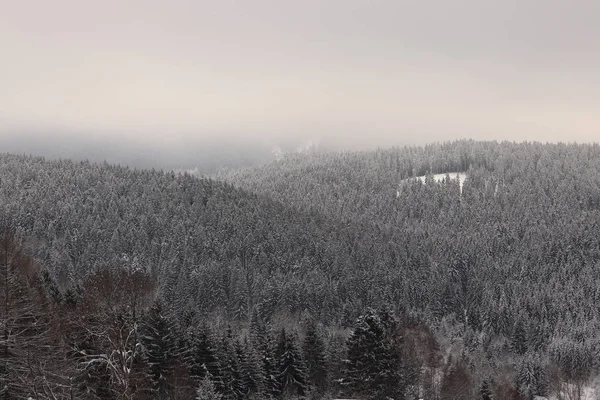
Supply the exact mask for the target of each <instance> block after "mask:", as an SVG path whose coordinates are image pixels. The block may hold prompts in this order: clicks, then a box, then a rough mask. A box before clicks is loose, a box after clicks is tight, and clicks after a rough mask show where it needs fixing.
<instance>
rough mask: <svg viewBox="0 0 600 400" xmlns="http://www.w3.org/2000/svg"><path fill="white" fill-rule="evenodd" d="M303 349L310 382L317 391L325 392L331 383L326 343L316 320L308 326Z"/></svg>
mask: <svg viewBox="0 0 600 400" xmlns="http://www.w3.org/2000/svg"><path fill="white" fill-rule="evenodd" d="M302 350H303V355H304V360H305V362H306V369H307V374H308V380H309V382H310V383H311V384H312V386H313V387H314V388H315V391H316V392H317V393H321V394H323V393H325V392H326V391H327V389H328V384H329V374H328V368H327V367H328V366H327V360H326V359H325V344H324V343H323V340H322V338H321V336H320V335H319V332H318V331H317V324H316V322H315V321H314V320H311V321H310V322H309V324H308V326H307V329H306V335H305V337H304V342H303V346H302Z"/></svg>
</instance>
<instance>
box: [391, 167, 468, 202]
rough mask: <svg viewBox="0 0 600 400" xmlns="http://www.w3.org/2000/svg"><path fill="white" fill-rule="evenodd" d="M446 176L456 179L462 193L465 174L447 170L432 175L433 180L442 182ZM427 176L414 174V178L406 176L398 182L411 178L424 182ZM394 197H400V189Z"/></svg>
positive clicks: (407, 180)
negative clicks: (443, 172) (406, 177)
mask: <svg viewBox="0 0 600 400" xmlns="http://www.w3.org/2000/svg"><path fill="white" fill-rule="evenodd" d="M446 176H449V177H450V179H451V180H453V181H454V180H458V184H459V186H460V192H461V193H462V187H463V184H464V183H465V180H466V179H467V174H466V173H464V172H447V173H445V174H435V175H432V177H433V180H434V181H436V182H443V181H444V180H445V179H446ZM426 178H427V175H422V176H416V177H414V178H408V179H404V180H402V181H401V182H400V184H402V183H404V182H409V181H411V180H415V179H416V180H420V181H421V182H423V183H425V179H426ZM396 197H400V189H398V190H397V191H396Z"/></svg>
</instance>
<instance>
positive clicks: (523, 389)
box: [517, 353, 549, 398]
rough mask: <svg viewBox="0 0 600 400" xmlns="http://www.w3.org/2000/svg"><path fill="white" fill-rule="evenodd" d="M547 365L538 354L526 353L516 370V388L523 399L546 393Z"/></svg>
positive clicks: (547, 380) (547, 383) (547, 381)
mask: <svg viewBox="0 0 600 400" xmlns="http://www.w3.org/2000/svg"><path fill="white" fill-rule="evenodd" d="M548 385H549V372H548V364H547V363H546V362H545V361H544V358H543V357H542V356H541V355H540V354H536V353H528V354H527V355H526V356H525V357H523V358H522V359H521V361H520V363H519V365H518V368H517V388H518V389H519V392H520V393H521V394H522V395H523V396H524V397H525V398H533V397H534V396H545V395H546V394H547V393H548Z"/></svg>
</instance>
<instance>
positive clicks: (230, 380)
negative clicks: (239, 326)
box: [219, 328, 244, 400]
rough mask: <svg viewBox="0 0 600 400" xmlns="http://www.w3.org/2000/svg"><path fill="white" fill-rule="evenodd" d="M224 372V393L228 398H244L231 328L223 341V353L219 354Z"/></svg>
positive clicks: (232, 399) (230, 399)
mask: <svg viewBox="0 0 600 400" xmlns="http://www.w3.org/2000/svg"><path fill="white" fill-rule="evenodd" d="M219 360H220V365H221V374H222V385H223V394H224V395H225V398H226V399H227V400H236V399H240V400H241V399H243V398H244V388H243V384H242V374H241V368H240V360H239V357H238V353H237V351H236V347H235V343H234V339H233V334H232V332H231V328H228V329H227V333H226V334H225V336H224V337H223V340H222V341H221V354H220V356H219Z"/></svg>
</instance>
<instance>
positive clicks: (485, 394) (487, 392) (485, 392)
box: [479, 379, 494, 400]
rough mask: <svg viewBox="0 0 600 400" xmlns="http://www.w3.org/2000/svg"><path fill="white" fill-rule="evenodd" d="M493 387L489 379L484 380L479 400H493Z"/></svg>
mask: <svg viewBox="0 0 600 400" xmlns="http://www.w3.org/2000/svg"><path fill="white" fill-rule="evenodd" d="M493 399H494V396H493V395H492V387H491V385H490V382H489V381H488V380H487V379H484V380H483V382H482V383H481V387H480V389H479V400H493Z"/></svg>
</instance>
